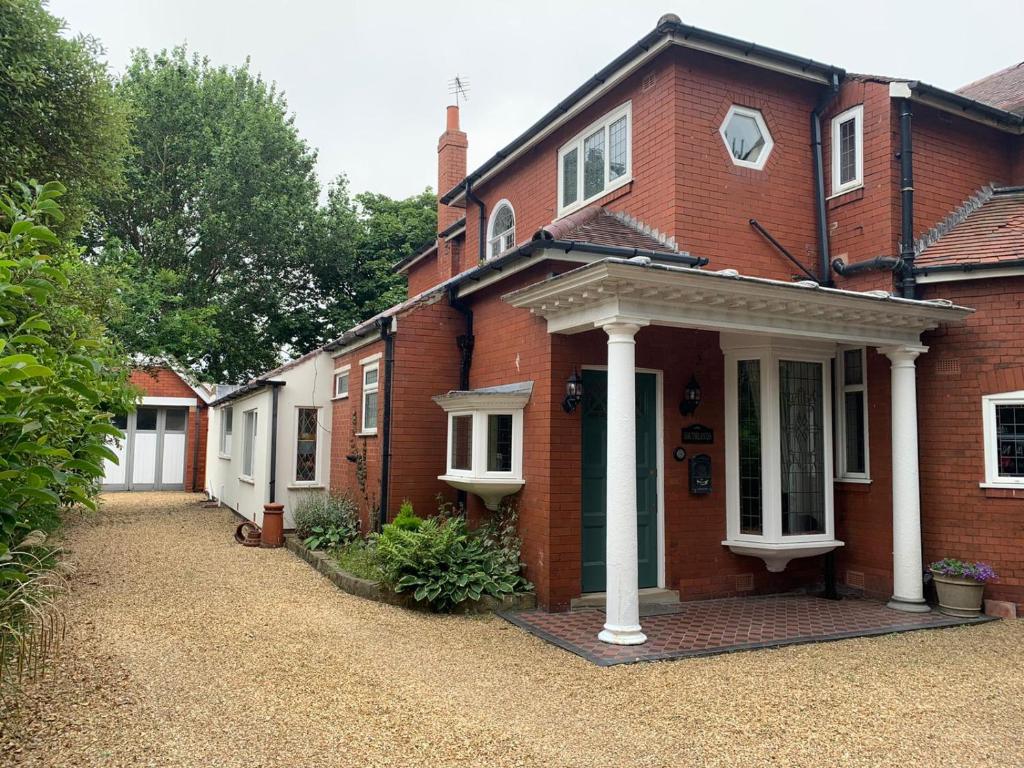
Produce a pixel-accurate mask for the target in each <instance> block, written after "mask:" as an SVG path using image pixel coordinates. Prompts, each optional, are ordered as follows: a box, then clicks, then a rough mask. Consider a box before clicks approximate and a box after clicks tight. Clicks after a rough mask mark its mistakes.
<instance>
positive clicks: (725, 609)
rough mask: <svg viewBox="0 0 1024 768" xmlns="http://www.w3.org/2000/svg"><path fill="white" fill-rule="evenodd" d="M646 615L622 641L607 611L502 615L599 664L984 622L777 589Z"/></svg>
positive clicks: (705, 653) (984, 620)
mask: <svg viewBox="0 0 1024 768" xmlns="http://www.w3.org/2000/svg"><path fill="white" fill-rule="evenodd" d="M645 613H646V614H647V615H646V616H644V617H643V618H642V619H641V623H642V625H643V631H644V633H645V634H646V635H647V642H646V643H644V644H643V645H638V646H616V645H609V644H607V643H603V642H601V641H600V640H598V639H597V633H598V632H600V631H601V627H602V626H603V624H604V620H605V614H604V611H603V610H600V609H596V608H588V609H582V610H578V611H572V612H569V613H547V612H544V611H539V610H538V611H521V612H513V611H504V612H502V613H501V616H502V617H503V618H505V619H506V620H508V621H510V622H511V623H513V624H515V625H517V626H519V627H522V628H523V629H525V630H526V631H527V632H530V633H531V634H533V635H535V636H537V637H539V638H541V639H543V640H546V641H548V642H549V643H553V644H554V645H557V646H558V647H560V648H564V649H565V650H567V651H570V652H572V653H575V654H576V655H577V656H582V657H583V658H584V659H587V660H588V661H591V662H593V663H594V664H597V665H599V666H612V665H615V664H631V663H635V662H640V661H665V660H669V659H683V658H688V657H692V656H710V655H713V654H719V653H732V652H734V651H745V650H754V649H759V648H777V647H781V646H784V645H798V644H801V643H821V642H828V641H832V640H845V639H849V638H853V637H870V636H873V635H886V634H891V633H895V632H910V631H914V630H920V629H937V628H942V627H955V626H961V625H964V624H981V623H984V622H987V621H992V620H993V619H992V617H989V616H980V617H978V618H973V619H964V618H957V617H953V616H946V615H944V614H941V613H938V612H934V611H933V612H932V613H904V612H902V611H896V610H893V609H892V608H887V607H886V606H885V604H884V603H880V602H876V601H874V600H864V599H858V598H849V599H844V600H826V599H824V598H820V597H811V596H808V595H769V596H765V597H736V598H726V599H722V600H702V601H699V602H690V603H680V604H678V605H674V606H659V607H658V610H657V611H645Z"/></svg>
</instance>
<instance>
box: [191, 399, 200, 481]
mask: <svg viewBox="0 0 1024 768" xmlns="http://www.w3.org/2000/svg"><path fill="white" fill-rule="evenodd" d="M195 414H196V428H195V430H193V433H194V439H195V445H193V446H192V492H193V493H195V492H196V491H197V490H202V489H197V488H196V485H197V484H198V483H199V414H200V410H199V406H198V405H196V410H195Z"/></svg>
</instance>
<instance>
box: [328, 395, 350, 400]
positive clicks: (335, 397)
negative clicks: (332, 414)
mask: <svg viewBox="0 0 1024 768" xmlns="http://www.w3.org/2000/svg"><path fill="white" fill-rule="evenodd" d="M331 400H348V395H335V396H334V397H332V398H331Z"/></svg>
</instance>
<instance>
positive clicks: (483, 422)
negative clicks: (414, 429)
mask: <svg viewBox="0 0 1024 768" xmlns="http://www.w3.org/2000/svg"><path fill="white" fill-rule="evenodd" d="M456 416H471V417H472V418H473V435H472V438H473V439H472V442H471V443H470V460H469V469H455V468H454V467H452V444H453V442H454V437H455V433H454V430H453V429H452V427H453V425H454V419H455V417H456ZM490 416H511V417H512V468H511V469H510V470H508V471H506V472H496V471H489V470H488V469H487V444H488V439H487V438H488V434H487V426H488V424H487V422H488V418H489V417H490ZM445 474H446V475H448V476H450V477H479V478H487V479H494V480H504V479H512V480H521V479H522V477H523V409H522V408H494V409H491V408H488V409H486V410H460V411H449V413H448V441H447V451H446V453H445Z"/></svg>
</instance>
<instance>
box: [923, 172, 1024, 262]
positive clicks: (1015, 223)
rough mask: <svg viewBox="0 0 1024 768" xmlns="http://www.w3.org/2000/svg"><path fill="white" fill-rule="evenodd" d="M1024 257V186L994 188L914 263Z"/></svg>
mask: <svg viewBox="0 0 1024 768" xmlns="http://www.w3.org/2000/svg"><path fill="white" fill-rule="evenodd" d="M1015 259H1024V187H1005V188H1002V189H999V188H997V189H994V190H993V191H992V194H991V196H990V197H989V198H988V200H986V201H985V202H984V203H982V204H981V205H980V206H979V207H977V208H976V209H974V210H973V211H971V212H970V213H968V214H967V215H966V216H964V217H963V219H962V220H961V221H959V222H958V223H956V224H955V225H954V226H952V227H950V228H949V229H948V231H946V232H945V234H943V235H942V236H941V237H939V238H938V239H936V240H935V241H934V242H932V243H931V244H929V245H928V246H927V247H925V248H924V249H923V250H922V251H921V253H920V254H919V255H918V257H917V259H916V260H915V262H914V264H915V266H917V267H921V268H927V267H936V266H940V265H947V264H964V265H970V264H992V263H999V262H1001V261H1011V260H1015Z"/></svg>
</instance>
